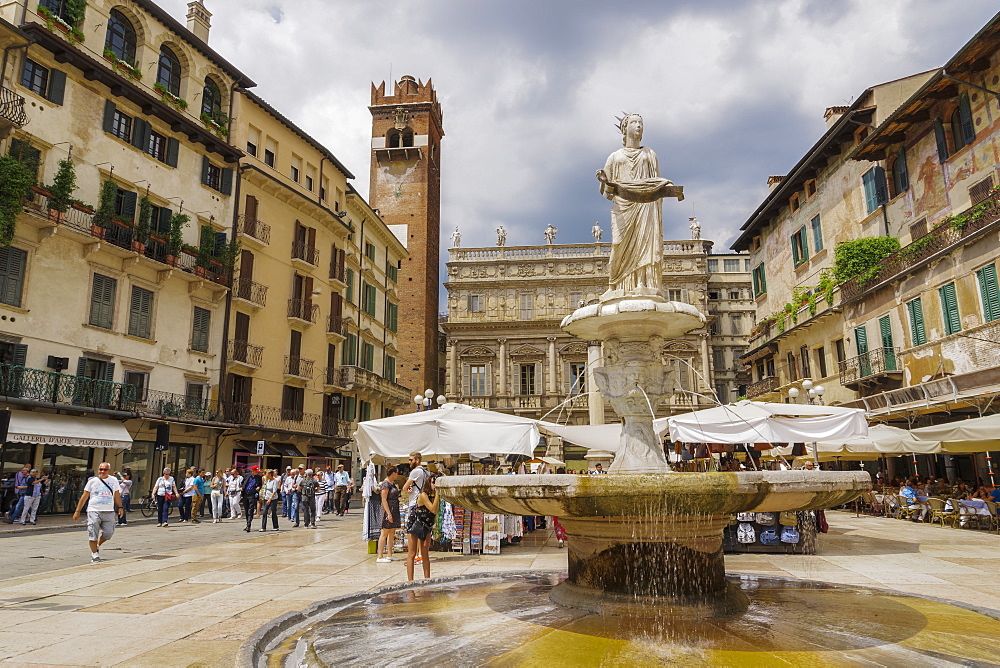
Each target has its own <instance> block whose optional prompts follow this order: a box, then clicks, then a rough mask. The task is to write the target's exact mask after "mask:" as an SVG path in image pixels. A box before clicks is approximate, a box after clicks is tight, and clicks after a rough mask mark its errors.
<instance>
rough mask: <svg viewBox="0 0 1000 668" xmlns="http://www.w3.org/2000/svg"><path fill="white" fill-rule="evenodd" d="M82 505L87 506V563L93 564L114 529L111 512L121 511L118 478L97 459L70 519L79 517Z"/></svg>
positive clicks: (105, 464)
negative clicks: (98, 462) (88, 541)
mask: <svg viewBox="0 0 1000 668" xmlns="http://www.w3.org/2000/svg"><path fill="white" fill-rule="evenodd" d="M84 505H86V506H87V538H88V539H89V540H90V563H92V564H97V563H100V561H101V554H100V551H99V550H100V547H101V545H102V544H104V543H106V542H108V541H109V540H111V536H112V535H113V534H114V533H115V524H116V520H115V512H116V511H117V513H118V514H119V515H121V514H122V513H123V512H125V509H124V508H123V507H122V495H121V488H120V487H119V486H118V478H114V477H112V476H111V464H109V463H107V462H103V463H101V464H100V465H99V466H98V467H97V475H96V476H95V477H93V478H91V479H90V480H88V481H87V484H86V485H85V486H84V488H83V494H81V495H80V502H79V503H78V504H76V512H74V513H73V521H74V522H76V521H77V520H79V519H80V511H81V510H83V506H84Z"/></svg>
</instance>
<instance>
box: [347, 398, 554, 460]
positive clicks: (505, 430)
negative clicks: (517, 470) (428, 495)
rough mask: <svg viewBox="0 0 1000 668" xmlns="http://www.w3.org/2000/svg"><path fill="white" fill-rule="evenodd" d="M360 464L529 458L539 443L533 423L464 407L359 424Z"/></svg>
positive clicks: (456, 406)
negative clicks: (412, 457) (415, 455)
mask: <svg viewBox="0 0 1000 668" xmlns="http://www.w3.org/2000/svg"><path fill="white" fill-rule="evenodd" d="M354 440H355V441H356V442H357V444H358V454H359V455H360V456H361V459H362V460H363V461H370V460H371V458H372V455H381V456H383V457H385V458H387V459H405V458H406V457H407V456H408V455H409V454H410V453H411V452H419V453H420V454H421V455H423V456H424V457H425V458H427V457H430V456H432V455H438V456H440V455H463V454H468V455H475V456H477V457H485V456H487V455H490V454H518V455H525V456H527V457H531V456H532V453H533V451H534V448H535V444H537V443H538V426H537V424H536V422H535V420H531V419H529V418H522V417H518V416H516V415H507V414H505V413H497V412H494V411H488V410H484V409H482V408H473V407H472V406H466V405H465V404H445V405H443V406H441V407H440V408H435V409H433V410H429V411H420V412H419V413H407V414H406V415H394V416H393V417H387V418H382V419H380V420H367V421H365V422H360V423H358V430H357V431H356V432H354Z"/></svg>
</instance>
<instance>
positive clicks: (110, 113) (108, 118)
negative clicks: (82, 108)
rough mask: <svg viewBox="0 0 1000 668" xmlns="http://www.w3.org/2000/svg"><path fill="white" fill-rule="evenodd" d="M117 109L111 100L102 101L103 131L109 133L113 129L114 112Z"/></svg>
mask: <svg viewBox="0 0 1000 668" xmlns="http://www.w3.org/2000/svg"><path fill="white" fill-rule="evenodd" d="M116 109H117V107H116V106H115V103H114V102H112V101H111V100H105V101H104V131H105V132H111V131H112V130H113V129H114V127H115V110H116Z"/></svg>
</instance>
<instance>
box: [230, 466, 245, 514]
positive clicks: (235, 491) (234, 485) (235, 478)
mask: <svg viewBox="0 0 1000 668" xmlns="http://www.w3.org/2000/svg"><path fill="white" fill-rule="evenodd" d="M242 490H243V476H241V475H240V472H239V469H234V470H233V472H232V473H231V474H230V475H229V477H228V478H226V495H227V496H228V497H229V517H230V518H231V519H234V520H235V519H238V518H240V517H243V513H242V511H241V510H240V497H241V496H242V494H241V492H242Z"/></svg>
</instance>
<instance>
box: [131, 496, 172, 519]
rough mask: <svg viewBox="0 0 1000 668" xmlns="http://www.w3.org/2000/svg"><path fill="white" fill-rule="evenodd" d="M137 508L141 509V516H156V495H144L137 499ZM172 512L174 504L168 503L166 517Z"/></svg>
mask: <svg viewBox="0 0 1000 668" xmlns="http://www.w3.org/2000/svg"><path fill="white" fill-rule="evenodd" d="M139 510H140V511H142V516H143V517H156V516H157V508H156V497H155V496H150V495H146V496H144V497H142V498H141V499H139ZM172 512H174V504H173V503H168V504H167V517H170V514H171V513H172Z"/></svg>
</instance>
